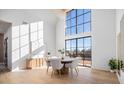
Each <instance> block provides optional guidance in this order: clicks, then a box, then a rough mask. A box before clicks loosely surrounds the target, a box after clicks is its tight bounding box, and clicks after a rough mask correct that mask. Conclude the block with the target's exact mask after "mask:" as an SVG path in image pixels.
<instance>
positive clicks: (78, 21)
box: [65, 9, 91, 36]
mask: <svg viewBox="0 0 124 93" xmlns="http://www.w3.org/2000/svg"><path fill="white" fill-rule="evenodd" d="M90 31H91V10H90V9H74V10H71V11H69V12H67V15H66V33H65V34H66V36H68V35H74V34H79V33H83V32H90Z"/></svg>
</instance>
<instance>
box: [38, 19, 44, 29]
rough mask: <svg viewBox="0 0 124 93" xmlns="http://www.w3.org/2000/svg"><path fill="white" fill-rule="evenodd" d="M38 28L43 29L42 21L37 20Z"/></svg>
mask: <svg viewBox="0 0 124 93" xmlns="http://www.w3.org/2000/svg"><path fill="white" fill-rule="evenodd" d="M38 29H39V30H43V21H41V22H38Z"/></svg>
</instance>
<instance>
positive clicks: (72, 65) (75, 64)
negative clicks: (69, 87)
mask: <svg viewBox="0 0 124 93" xmlns="http://www.w3.org/2000/svg"><path fill="white" fill-rule="evenodd" d="M80 61H81V58H79V57H77V58H75V59H74V60H73V61H72V63H70V65H69V68H70V70H71V75H72V76H73V70H74V69H75V71H76V73H77V76H78V72H79V69H78V64H79V62H80Z"/></svg>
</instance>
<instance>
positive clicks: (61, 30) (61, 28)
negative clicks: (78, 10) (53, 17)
mask: <svg viewBox="0 0 124 93" xmlns="http://www.w3.org/2000/svg"><path fill="white" fill-rule="evenodd" d="M63 48H65V17H64V15H63V17H60V18H58V21H57V24H56V55H57V56H61V54H60V53H59V52H58V50H59V49H63Z"/></svg>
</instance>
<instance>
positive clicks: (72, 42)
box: [71, 40, 76, 48]
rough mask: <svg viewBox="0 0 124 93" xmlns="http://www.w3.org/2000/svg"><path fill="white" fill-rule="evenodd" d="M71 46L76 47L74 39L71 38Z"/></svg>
mask: <svg viewBox="0 0 124 93" xmlns="http://www.w3.org/2000/svg"><path fill="white" fill-rule="evenodd" d="M71 47H73V48H74V47H76V40H71Z"/></svg>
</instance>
